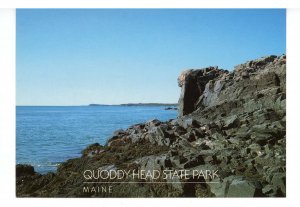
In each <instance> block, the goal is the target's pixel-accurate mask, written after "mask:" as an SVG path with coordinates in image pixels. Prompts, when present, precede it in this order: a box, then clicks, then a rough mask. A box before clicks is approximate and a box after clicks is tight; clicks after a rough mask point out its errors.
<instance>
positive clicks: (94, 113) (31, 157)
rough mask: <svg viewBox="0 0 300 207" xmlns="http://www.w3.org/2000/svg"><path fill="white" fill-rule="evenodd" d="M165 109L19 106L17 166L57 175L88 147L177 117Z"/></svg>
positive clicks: (143, 107)
mask: <svg viewBox="0 0 300 207" xmlns="http://www.w3.org/2000/svg"><path fill="white" fill-rule="evenodd" d="M164 108H165V106H17V108H16V111H17V118H16V122H17V123H16V130H17V132H16V135H17V140H16V145H17V146H16V149H17V152H16V156H17V163H18V164H19V163H22V164H25V163H26V164H31V165H33V166H34V168H35V170H36V171H37V172H40V173H46V172H50V171H56V169H57V166H58V165H59V163H61V162H63V161H66V160H67V159H70V158H74V157H79V156H81V154H80V152H81V150H83V149H84V148H85V147H86V146H88V145H90V144H92V143H95V142H98V143H100V144H102V145H104V144H105V143H106V141H107V139H108V138H109V137H111V136H112V134H113V132H114V131H115V130H117V129H126V128H128V127H129V126H131V125H133V124H137V123H143V122H145V121H148V120H151V119H159V120H161V121H167V120H169V119H174V118H176V116H177V111H176V110H164Z"/></svg>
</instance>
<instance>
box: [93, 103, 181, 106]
mask: <svg viewBox="0 0 300 207" xmlns="http://www.w3.org/2000/svg"><path fill="white" fill-rule="evenodd" d="M89 106H177V103H176V104H175V103H126V104H115V105H106V104H89Z"/></svg>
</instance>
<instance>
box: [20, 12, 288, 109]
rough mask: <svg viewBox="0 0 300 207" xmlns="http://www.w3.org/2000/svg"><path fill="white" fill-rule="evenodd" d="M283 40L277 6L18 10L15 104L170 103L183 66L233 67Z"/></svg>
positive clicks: (273, 50)
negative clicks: (270, 7) (265, 7)
mask: <svg viewBox="0 0 300 207" xmlns="http://www.w3.org/2000/svg"><path fill="white" fill-rule="evenodd" d="M285 39H286V11H285V10H283V9H282V10H271V9H266V10H265V9H259V10H249V9H239V10H236V9H233V10H226V9H219V10H218V9H177V10H165V9H158V10H145V9H132V10H128V9H119V10H114V9H90V10H89V9H78V10H71V9H66V10H65V9H58V10H55V9H48V10H44V9H33V10H30V9H17V63H16V64H17V105H85V104H89V103H102V104H119V103H128V102H164V103H174V102H177V100H178V98H179V94H180V88H179V87H178V86H177V77H178V75H179V74H180V72H181V71H182V70H184V69H188V68H202V67H206V66H211V65H213V66H215V65H218V66H219V67H220V68H224V69H228V70H232V69H233V67H234V66H235V65H237V64H239V63H243V62H245V61H247V60H251V59H254V58H258V57H261V56H265V55H271V54H274V55H280V54H283V53H285V51H286V41H285Z"/></svg>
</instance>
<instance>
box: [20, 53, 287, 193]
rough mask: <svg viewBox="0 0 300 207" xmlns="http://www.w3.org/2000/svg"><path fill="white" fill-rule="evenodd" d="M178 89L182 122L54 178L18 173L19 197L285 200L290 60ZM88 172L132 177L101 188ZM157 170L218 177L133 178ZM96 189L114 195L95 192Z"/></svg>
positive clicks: (110, 147)
mask: <svg viewBox="0 0 300 207" xmlns="http://www.w3.org/2000/svg"><path fill="white" fill-rule="evenodd" d="M178 85H179V87H181V95H180V99H179V103H178V114H179V116H178V118H177V119H174V120H170V121H167V122H161V121H159V120H151V121H148V122H146V123H141V124H136V125H133V126H131V127H130V128H128V129H126V130H118V131H116V132H115V133H114V134H113V136H112V137H111V138H110V139H109V140H108V142H107V144H106V145H105V146H101V145H99V144H97V143H95V144H92V145H90V146H88V147H87V148H86V149H85V150H83V151H82V156H81V157H80V158H75V159H70V160H67V161H66V162H64V163H62V164H61V165H60V166H59V167H58V170H57V173H47V174H45V175H41V174H39V173H36V172H35V171H34V169H33V167H32V166H28V165H17V166H16V171H17V172H16V193H17V196H18V197H285V196H286V106H285V104H286V56H285V55H282V56H268V57H263V58H260V59H257V60H252V61H248V62H246V63H244V64H240V65H237V66H236V67H235V69H234V70H233V71H231V72H229V71H227V70H223V69H219V68H218V67H207V68H203V69H190V70H186V71H184V72H182V73H181V74H180V76H179V78H178ZM87 169H97V170H98V172H99V170H103V171H112V170H113V171H118V172H119V171H121V172H130V173H128V175H127V176H126V177H124V178H122V179H120V180H118V182H116V181H115V180H108V181H109V182H104V181H107V180H104V179H103V178H98V177H97V178H96V177H93V179H92V180H87V178H86V177H85V176H84V173H85V172H86V170H87ZM153 170H155V171H156V172H166V171H168V172H171V171H172V172H173V173H174V172H180V173H183V172H185V173H186V172H187V171H188V172H190V173H191V172H192V173H194V172H204V171H205V172H206V173H207V172H216V174H217V175H218V176H216V177H212V176H208V177H205V176H204V174H203V176H194V174H189V173H186V175H185V177H184V178H182V175H178V174H177V176H174V177H172V179H169V178H158V179H157V180H156V182H153V178H152V179H148V178H147V179H142V180H141V179H140V178H139V179H138V180H135V179H134V172H141V171H145V172H147V171H153ZM87 181H89V182H87ZM90 181H97V182H90ZM120 181H121V182H120ZM99 183H101V186H100V187H101V188H106V187H107V186H111V188H112V192H109V193H108V192H107V191H106V190H103V189H102V190H100V191H99V190H98V191H97V190H96V188H97V187H99ZM104 183H105V184H104ZM86 188H89V189H93V190H88V191H87V190H86ZM84 189H85V190H84ZM94 189H95V190H94Z"/></svg>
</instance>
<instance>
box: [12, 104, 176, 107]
mask: <svg viewBox="0 0 300 207" xmlns="http://www.w3.org/2000/svg"><path fill="white" fill-rule="evenodd" d="M177 105H178V104H177V103H126V104H88V105H63V106H60V105H16V107H76V106H177Z"/></svg>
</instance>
